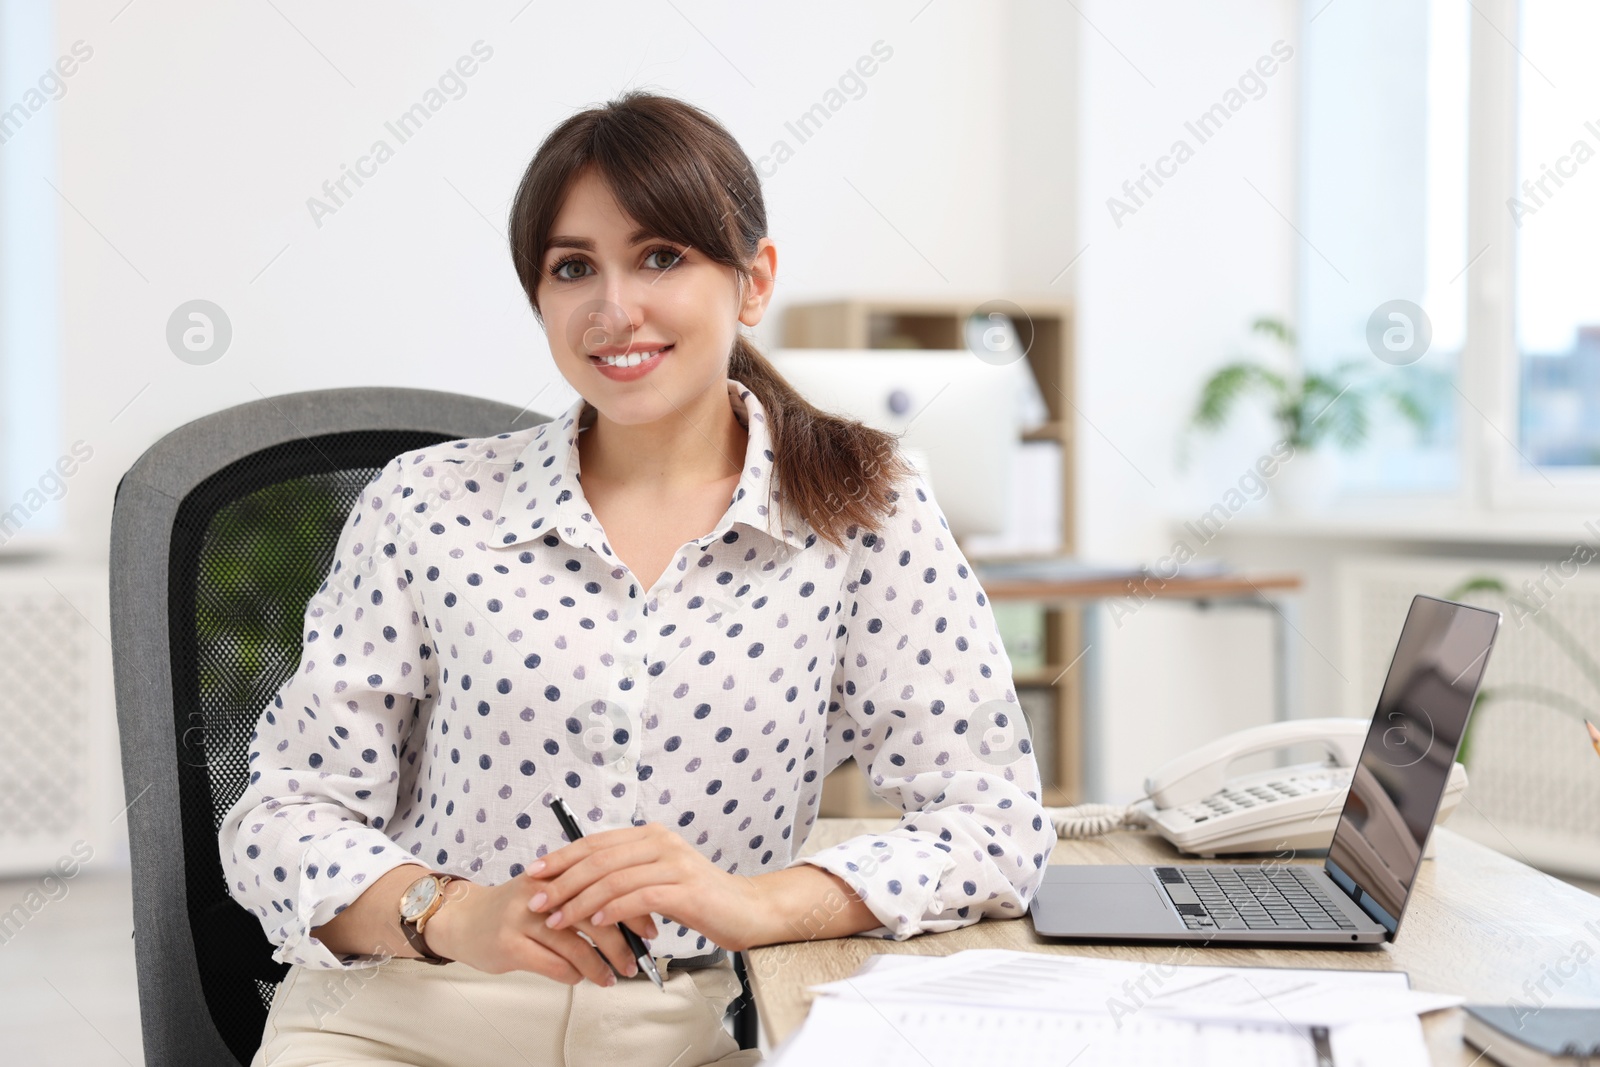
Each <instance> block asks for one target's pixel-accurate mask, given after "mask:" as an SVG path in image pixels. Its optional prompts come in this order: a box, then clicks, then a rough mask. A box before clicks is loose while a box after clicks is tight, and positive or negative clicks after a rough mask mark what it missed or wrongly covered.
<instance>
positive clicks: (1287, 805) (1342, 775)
mask: <svg viewBox="0 0 1600 1067" xmlns="http://www.w3.org/2000/svg"><path fill="white" fill-rule="evenodd" d="M1371 725H1372V720H1371V719H1349V718H1329V719H1294V720H1291V721H1289V722H1275V723H1269V724H1267V725H1265V726H1257V727H1253V728H1251V729H1248V730H1241V731H1239V732H1238V733H1236V734H1232V735H1230V736H1228V737H1224V738H1220V739H1218V740H1216V741H1213V742H1211V743H1210V744H1207V745H1202V746H1201V747H1199V748H1197V749H1195V750H1194V751H1193V752H1189V753H1186V754H1185V755H1182V756H1179V757H1178V758H1177V759H1175V760H1172V761H1171V762H1170V763H1168V764H1166V765H1165V766H1163V767H1162V768H1161V769H1160V770H1158V771H1156V772H1155V773H1154V774H1152V775H1151V776H1150V777H1149V778H1147V779H1146V780H1145V793H1146V797H1145V799H1143V800H1141V801H1139V802H1138V803H1136V804H1134V805H1133V806H1132V807H1131V808H1127V809H1114V808H1109V807H1106V806H1102V805H1084V806H1081V807H1079V808H1076V809H1074V808H1066V809H1054V810H1053V811H1052V821H1053V822H1054V823H1055V825H1056V829H1057V831H1058V832H1059V833H1060V834H1061V836H1063V837H1081V836H1088V835H1089V834H1093V833H1103V832H1105V831H1107V830H1111V829H1117V828H1120V827H1124V826H1148V827H1150V828H1151V829H1152V830H1154V831H1155V832H1156V833H1158V834H1160V835H1161V836H1162V837H1164V838H1166V839H1167V840H1168V841H1170V842H1172V843H1173V845H1175V846H1176V847H1177V848H1178V849H1179V850H1180V851H1183V852H1188V853H1193V854H1195V855H1199V856H1206V857H1211V856H1221V855H1230V854H1235V853H1242V852H1281V851H1283V850H1284V849H1294V850H1296V851H1300V850H1311V849H1325V848H1327V847H1328V845H1329V844H1330V843H1331V842H1332V841H1333V831H1334V828H1335V827H1336V826H1337V825H1338V822H1339V813H1340V811H1341V810H1342V809H1343V808H1344V799H1345V794H1346V793H1347V792H1348V791H1349V789H1350V780H1351V777H1352V776H1353V775H1354V773H1355V767H1356V763H1357V762H1358V761H1359V760H1360V758H1361V748H1362V745H1363V744H1364V743H1365V742H1366V737H1367V731H1368V729H1369V728H1370V727H1371ZM1302 744H1321V745H1323V746H1324V747H1325V748H1326V749H1327V752H1328V755H1327V758H1326V759H1325V760H1323V761H1320V762H1317V763H1301V764H1296V765H1295V766H1292V767H1279V768H1276V769H1272V770H1266V771H1260V772H1257V773H1255V774H1248V775H1243V776H1241V777H1238V778H1234V779H1227V778H1225V777H1224V774H1225V772H1226V771H1227V769H1228V767H1229V765H1231V764H1232V763H1233V762H1234V761H1236V760H1239V759H1243V758H1244V757H1246V756H1252V755H1255V754H1257V753H1261V752H1270V751H1273V750H1275V749H1280V748H1286V747H1288V746H1290V745H1302ZM1466 788H1467V769H1466V768H1465V767H1463V766H1462V765H1461V764H1459V763H1457V764H1454V765H1453V766H1452V767H1451V768H1450V779H1449V782H1448V784H1447V785H1446V786H1445V792H1444V798H1443V800H1441V801H1440V804H1439V817H1438V819H1437V821H1436V823H1435V825H1437V824H1438V823H1442V822H1444V820H1445V818H1446V817H1447V816H1448V815H1449V814H1450V812H1451V811H1453V810H1454V809H1455V807H1456V805H1457V804H1459V803H1460V802H1461V795H1462V793H1464V792H1465V791H1466Z"/></svg>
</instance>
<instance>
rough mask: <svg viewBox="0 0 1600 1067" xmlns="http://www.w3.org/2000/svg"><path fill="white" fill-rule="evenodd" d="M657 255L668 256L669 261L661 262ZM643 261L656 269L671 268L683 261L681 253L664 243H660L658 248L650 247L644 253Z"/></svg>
mask: <svg viewBox="0 0 1600 1067" xmlns="http://www.w3.org/2000/svg"><path fill="white" fill-rule="evenodd" d="M659 256H665V257H668V260H669V261H668V262H662V261H661V260H660V259H658V258H657V257H659ZM644 261H645V263H646V264H647V265H648V266H651V267H654V268H656V269H657V270H671V269H672V268H673V267H676V266H677V265H678V264H679V263H681V262H683V253H681V252H679V251H678V250H677V249H675V248H668V247H667V246H666V245H662V246H660V247H659V248H652V249H651V250H650V251H649V252H647V253H646V254H645V257H644Z"/></svg>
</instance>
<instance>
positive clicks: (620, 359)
mask: <svg viewBox="0 0 1600 1067" xmlns="http://www.w3.org/2000/svg"><path fill="white" fill-rule="evenodd" d="M672 347H673V346H672V345H664V346H662V347H661V348H658V349H656V350H654V351H652V352H630V353H628V354H627V355H625V356H605V357H602V356H590V357H589V362H590V363H594V364H596V365H598V366H605V367H637V366H638V365H639V364H641V363H648V362H649V361H650V360H652V359H660V358H661V357H662V356H664V355H666V354H667V353H668V352H671V351H672Z"/></svg>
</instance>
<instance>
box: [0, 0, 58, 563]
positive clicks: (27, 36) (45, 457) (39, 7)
mask: <svg viewBox="0 0 1600 1067" xmlns="http://www.w3.org/2000/svg"><path fill="white" fill-rule="evenodd" d="M57 58H58V49H57V43H56V36H55V6H54V5H53V4H48V3H37V2H34V0H0V551H4V549H5V547H6V546H7V545H12V546H13V547H15V546H16V545H19V544H22V543H24V542H26V541H32V540H35V539H37V538H39V537H40V536H42V535H43V536H48V535H49V534H51V533H53V532H55V531H57V530H59V529H60V527H61V523H62V520H61V508H60V505H59V504H57V503H56V498H57V494H56V492H55V491H54V490H53V487H54V485H55V482H54V480H51V479H49V478H48V477H47V475H46V472H49V471H51V470H52V469H53V467H54V464H55V462H56V460H57V459H58V458H59V457H60V455H61V454H62V451H63V448H62V443H61V398H60V385H59V380H58V379H59V365H58V356H57V354H58V351H59V341H60V338H59V325H58V319H59V314H60V292H59V290H60V281H61V259H60V247H59V238H58V235H57V220H58V219H59V217H60V205H59V200H58V198H57V196H56V193H55V190H54V189H52V188H51V187H50V184H49V183H52V182H53V183H55V184H56V185H57V186H59V185H60V184H61V183H60V178H59V176H58V173H57V164H56V161H57V158H58V153H57V136H56V117H57V107H58V104H57V102H56V98H55V97H54V96H53V95H52V90H53V88H54V85H55V84H56V83H55V82H52V81H51V80H50V79H49V78H48V77H47V78H46V83H45V89H44V90H42V91H41V87H40V79H41V77H45V76H46V75H47V74H50V73H52V72H53V67H54V64H55V63H56V61H57ZM63 84H64V83H63ZM42 477H45V478H46V490H49V491H46V490H41V488H40V480H41V478H42ZM62 491H64V488H63V490H62Z"/></svg>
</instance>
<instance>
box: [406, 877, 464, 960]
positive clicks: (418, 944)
mask: <svg viewBox="0 0 1600 1067" xmlns="http://www.w3.org/2000/svg"><path fill="white" fill-rule="evenodd" d="M422 877H424V878H432V879H433V880H434V881H436V882H438V884H439V897H438V900H437V902H436V903H435V904H434V907H433V908H432V910H431V911H429V912H428V914H426V915H424V916H423V917H422V918H421V919H420V920H418V922H420V923H421V925H422V927H423V928H424V929H425V928H426V927H427V925H428V920H429V919H431V918H432V917H433V916H435V915H437V914H438V913H439V909H440V908H442V907H444V903H445V900H444V889H445V886H447V885H449V884H450V883H451V882H452V881H454V880H455V875H451V874H425V875H423V876H422ZM400 932H401V933H403V934H404V935H405V938H406V943H407V944H409V945H410V946H411V947H412V948H414V949H416V950H417V952H419V953H420V954H421V959H422V962H423V963H434V964H438V963H454V962H455V960H452V959H449V958H448V957H445V956H441V955H439V954H438V953H437V952H434V951H433V950H432V949H431V948H429V947H428V942H427V940H426V938H425V937H424V936H423V930H422V929H418V924H417V923H416V922H412V921H410V920H409V919H407V918H405V917H404V916H402V917H401V919H400Z"/></svg>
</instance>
